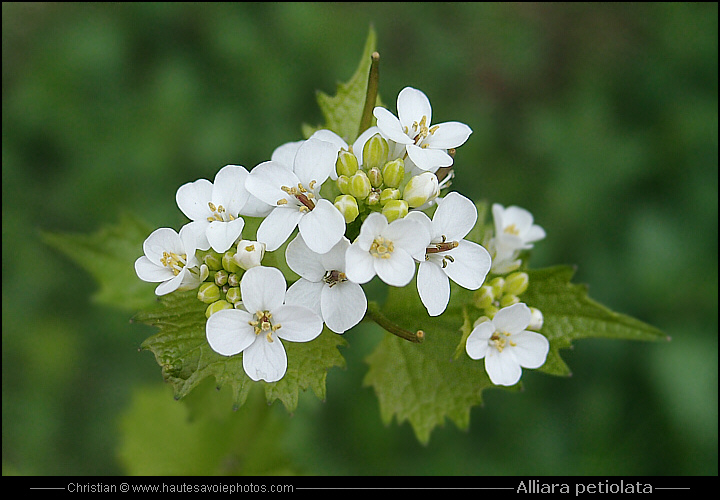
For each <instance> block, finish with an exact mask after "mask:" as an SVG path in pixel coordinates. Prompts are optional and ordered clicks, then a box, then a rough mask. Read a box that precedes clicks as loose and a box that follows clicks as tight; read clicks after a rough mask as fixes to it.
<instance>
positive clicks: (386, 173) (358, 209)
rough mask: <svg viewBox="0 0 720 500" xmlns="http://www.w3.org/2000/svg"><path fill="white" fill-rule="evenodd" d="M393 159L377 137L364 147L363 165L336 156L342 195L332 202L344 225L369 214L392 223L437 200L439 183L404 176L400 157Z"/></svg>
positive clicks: (429, 177)
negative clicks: (341, 215)
mask: <svg viewBox="0 0 720 500" xmlns="http://www.w3.org/2000/svg"><path fill="white" fill-rule="evenodd" d="M392 156H393V155H391V154H390V146H389V144H388V141H387V139H385V138H384V137H383V136H382V135H381V134H379V133H376V134H375V135H373V136H372V137H370V138H369V139H368V140H367V142H365V144H364V145H363V148H362V156H361V158H362V161H359V160H358V157H357V156H356V155H355V154H354V153H352V152H350V151H346V150H341V151H340V152H339V153H338V159H337V163H336V165H335V167H336V170H337V174H338V178H337V181H336V184H337V188H338V190H339V191H340V193H341V194H340V195H338V196H337V197H336V198H335V207H336V208H337V209H338V210H339V211H340V212H341V213H342V214H343V217H344V218H345V222H346V223H348V224H349V223H351V222H353V221H354V220H355V219H356V218H357V217H358V216H361V214H362V215H365V216H366V215H368V214H369V213H370V212H381V213H382V214H383V215H384V216H385V217H386V218H387V220H388V222H392V221H394V220H396V219H401V218H403V217H405V216H406V215H407V214H408V211H409V210H410V209H412V208H418V207H422V206H423V205H425V204H426V203H428V202H431V201H432V200H433V199H435V198H436V197H437V196H438V194H439V192H440V189H439V182H438V178H437V176H436V175H435V174H434V173H432V172H423V173H421V174H419V175H412V173H411V172H406V170H405V161H404V159H403V158H402V157H397V158H393V157H392ZM363 218H364V217H363Z"/></svg>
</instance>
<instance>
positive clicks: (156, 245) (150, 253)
mask: <svg viewBox="0 0 720 500" xmlns="http://www.w3.org/2000/svg"><path fill="white" fill-rule="evenodd" d="M143 252H144V253H145V255H146V256H147V258H148V259H150V261H151V262H152V263H153V264H155V265H158V266H162V265H163V264H162V262H161V260H160V259H162V257H163V254H164V253H165V252H169V253H175V254H178V255H182V254H184V253H185V248H184V247H183V244H182V240H181V239H180V235H178V233H176V232H175V230H174V229H170V228H169V227H161V228H159V229H156V230H155V231H153V232H152V233H150V236H148V237H147V238H146V239H145V241H144V242H143Z"/></svg>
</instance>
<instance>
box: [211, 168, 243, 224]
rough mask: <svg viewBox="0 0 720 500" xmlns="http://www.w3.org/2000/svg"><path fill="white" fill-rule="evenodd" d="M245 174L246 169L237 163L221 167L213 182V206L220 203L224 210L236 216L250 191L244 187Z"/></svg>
mask: <svg viewBox="0 0 720 500" xmlns="http://www.w3.org/2000/svg"><path fill="white" fill-rule="evenodd" d="M247 176H248V171H247V170H246V169H245V167H241V166H239V165H226V166H224V167H223V168H221V169H220V171H219V172H218V173H217V174H216V175H215V181H214V182H213V192H212V202H213V203H214V204H215V206H216V207H217V206H220V205H222V206H223V208H224V209H225V210H226V212H228V213H230V214H232V215H233V217H237V216H238V214H239V213H240V209H241V208H242V207H244V206H245V203H247V200H248V198H249V197H250V193H249V192H248V190H247V189H245V179H246V178H247Z"/></svg>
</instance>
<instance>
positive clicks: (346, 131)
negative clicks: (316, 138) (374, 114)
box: [302, 27, 381, 144]
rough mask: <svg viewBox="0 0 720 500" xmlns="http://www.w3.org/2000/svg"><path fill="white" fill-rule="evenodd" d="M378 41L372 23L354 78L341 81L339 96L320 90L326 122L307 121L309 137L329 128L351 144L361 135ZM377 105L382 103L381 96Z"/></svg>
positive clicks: (304, 128) (321, 104) (304, 125)
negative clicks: (359, 131)
mask: <svg viewBox="0 0 720 500" xmlns="http://www.w3.org/2000/svg"><path fill="white" fill-rule="evenodd" d="M375 44H376V35H375V30H373V28H372V27H371V28H370V31H369V33H368V37H367V41H366V42H365V49H364V50H363V55H362V57H361V58H360V64H359V65H358V67H357V70H355V74H354V75H353V76H352V78H350V80H349V81H348V82H347V83H338V86H337V94H336V95H335V96H329V95H328V94H326V93H324V92H322V91H318V92H317V101H318V105H319V106H320V111H322V114H323V117H324V118H325V124H324V125H321V126H318V127H312V126H310V125H307V124H303V127H302V128H303V135H304V136H305V137H306V138H307V137H310V136H311V135H312V134H313V133H314V132H315V131H317V130H319V129H329V130H331V131H333V132H335V133H336V134H337V135H339V136H340V137H342V138H343V140H345V142H347V143H348V144H352V143H353V142H354V141H355V139H356V138H357V136H358V135H359V134H358V130H359V128H360V121H361V117H362V114H363V108H364V105H365V97H366V94H367V88H368V74H369V72H370V66H371V61H372V58H371V56H372V53H373V52H375ZM376 105H378V106H380V105H381V104H380V100H379V98H378V100H377V103H376ZM373 123H374V118H373Z"/></svg>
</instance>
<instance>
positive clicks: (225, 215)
mask: <svg viewBox="0 0 720 500" xmlns="http://www.w3.org/2000/svg"><path fill="white" fill-rule="evenodd" d="M208 207H209V208H210V212H212V215H211V216H210V217H208V218H207V220H208V222H215V221H220V222H229V221H231V220H235V219H236V218H237V217H235V216H234V215H233V214H231V213H230V212H228V211H227V210H225V207H223V206H222V205H218V206H217V207H216V206H215V204H214V203H213V202H212V201H209V202H208Z"/></svg>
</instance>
